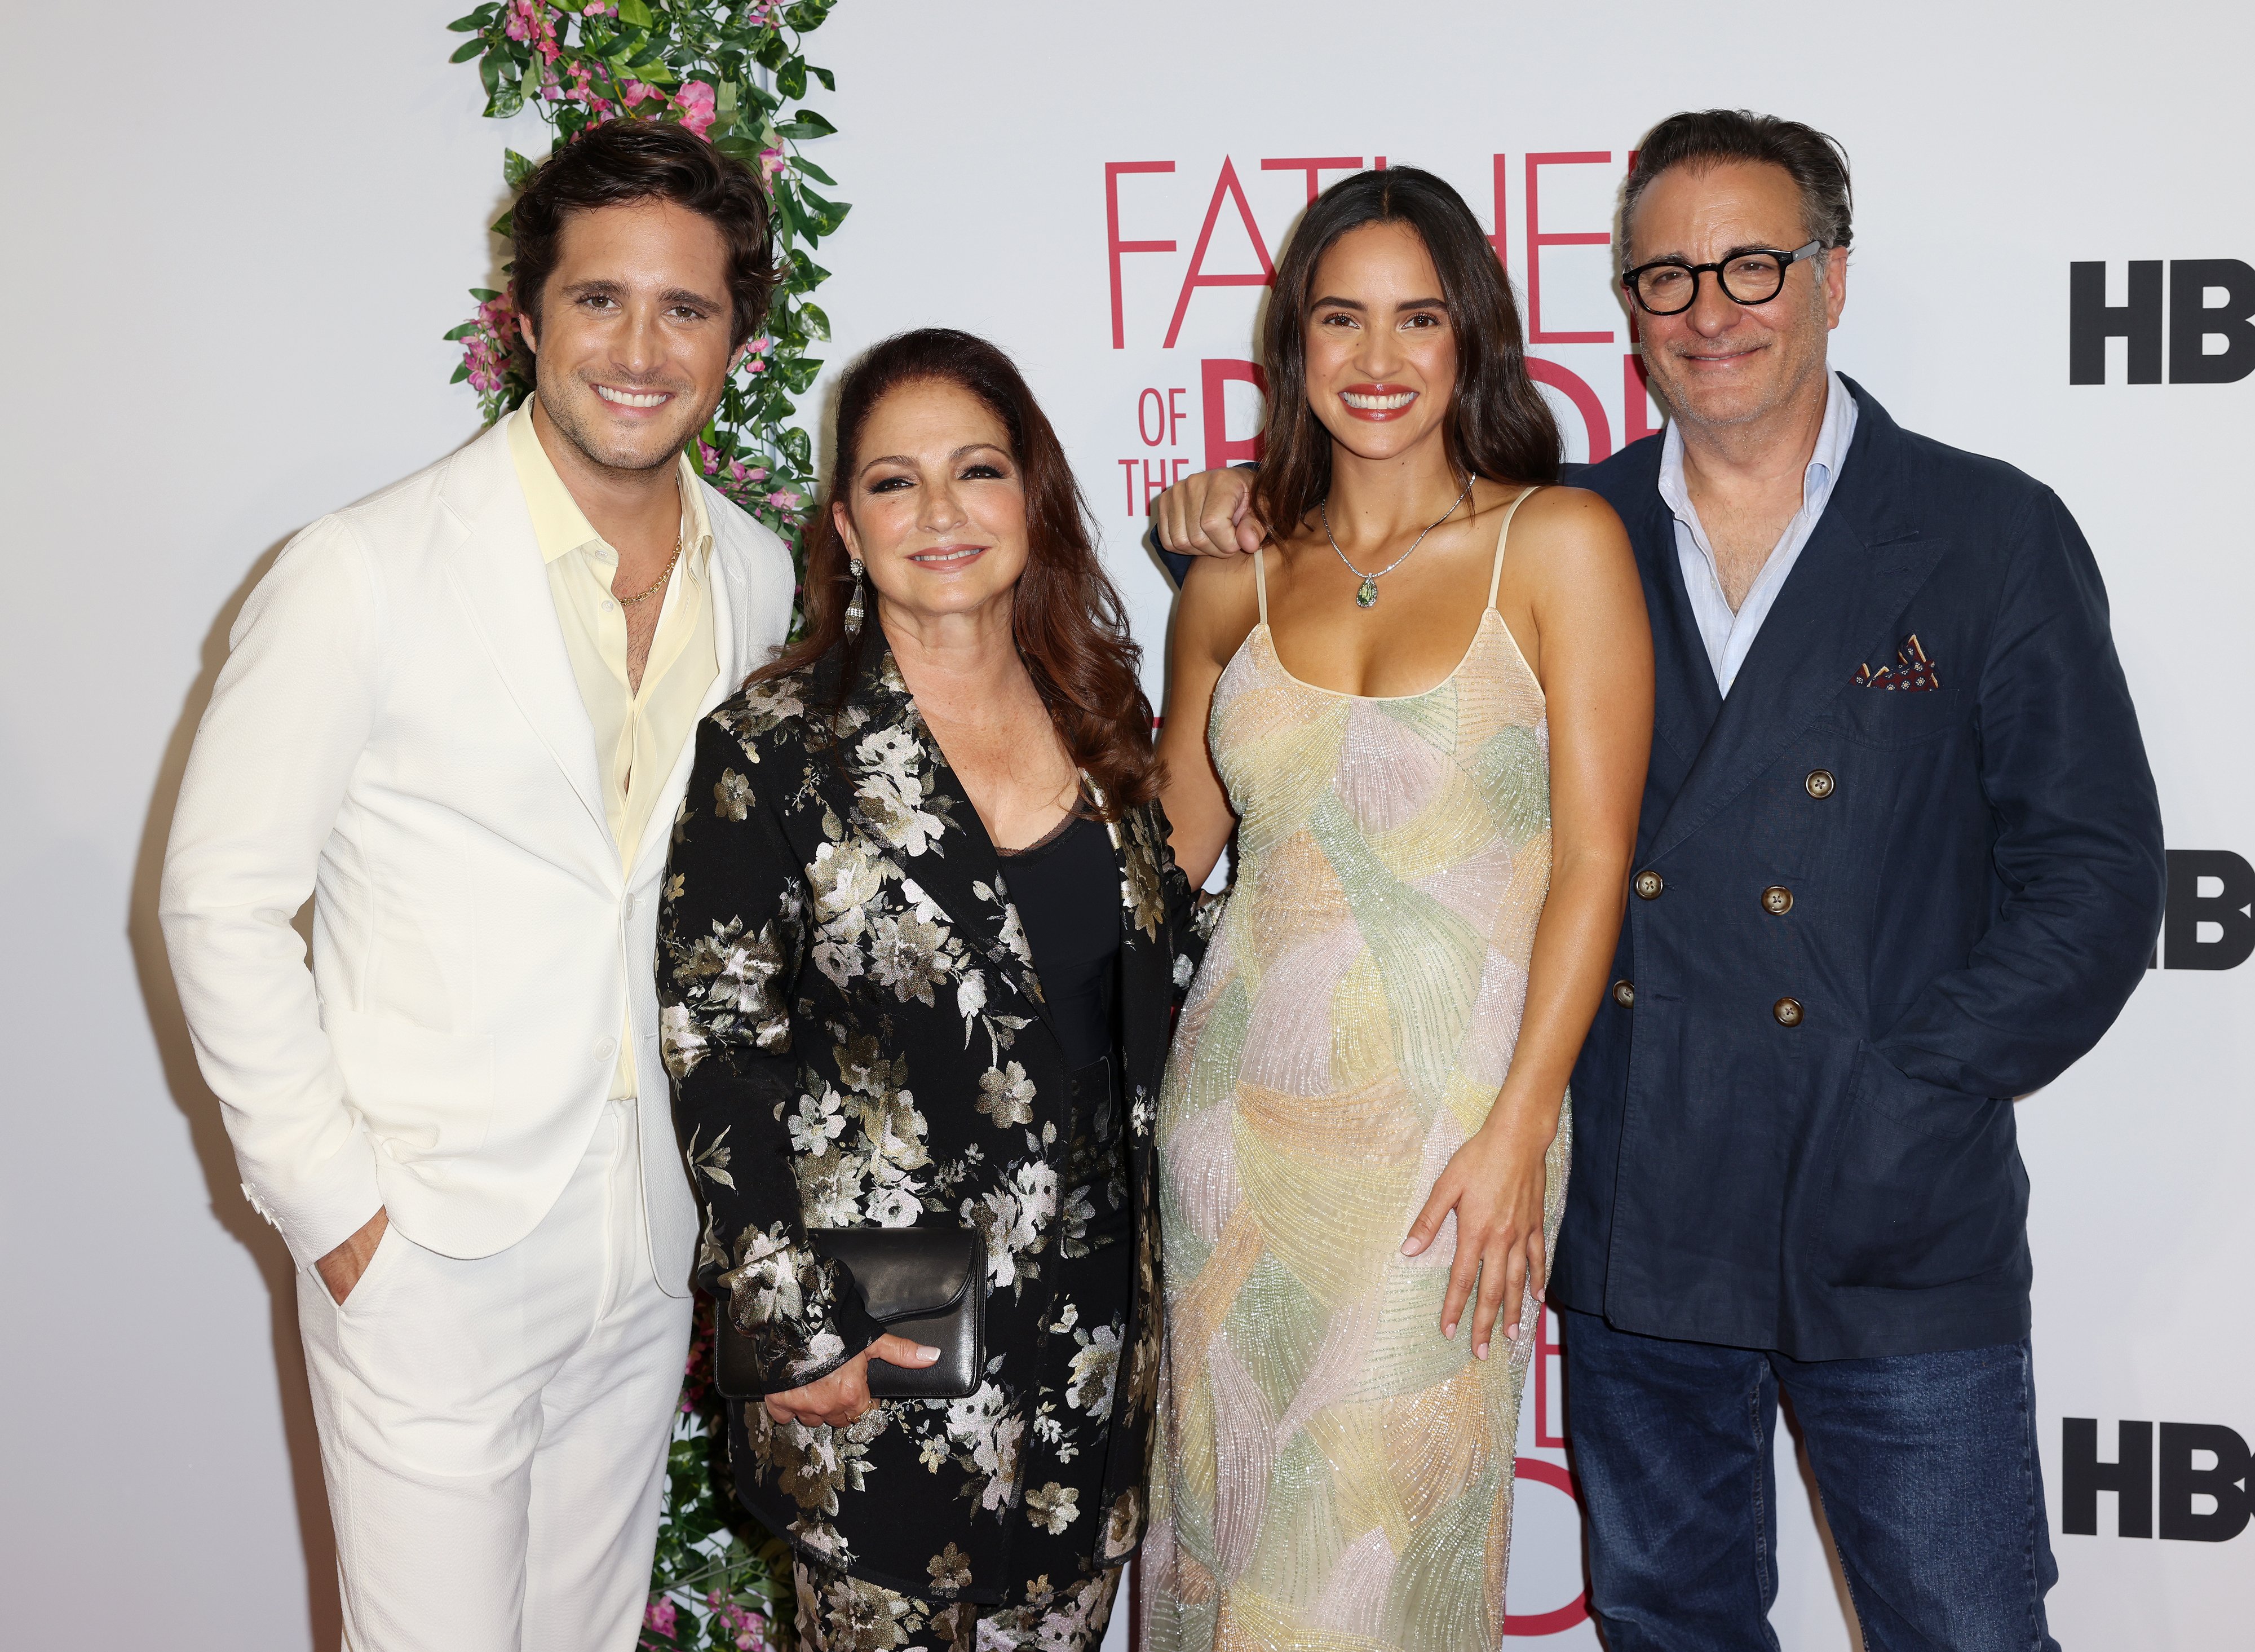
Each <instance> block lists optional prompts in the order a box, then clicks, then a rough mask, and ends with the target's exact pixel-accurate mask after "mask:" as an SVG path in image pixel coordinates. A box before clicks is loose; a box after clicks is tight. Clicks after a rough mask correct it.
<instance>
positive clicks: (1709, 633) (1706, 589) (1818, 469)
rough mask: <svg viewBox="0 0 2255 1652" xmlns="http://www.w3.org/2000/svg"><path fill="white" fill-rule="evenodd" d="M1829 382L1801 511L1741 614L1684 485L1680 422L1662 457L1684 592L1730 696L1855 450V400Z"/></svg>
mask: <svg viewBox="0 0 2255 1652" xmlns="http://www.w3.org/2000/svg"><path fill="white" fill-rule="evenodd" d="M1825 377H1826V378H1827V379H1828V380H1830V389H1828V390H1827V391H1826V392H1825V397H1824V422H1823V425H1819V426H1818V427H1817V432H1816V452H1814V453H1811V454H1809V468H1808V470H1807V471H1806V472H1804V473H1803V474H1802V482H1801V509H1800V510H1799V511H1797V512H1795V516H1794V518H1793V520H1792V521H1790V522H1788V523H1787V524H1785V532H1784V533H1783V534H1782V535H1781V536H1780V538H1779V539H1778V542H1777V545H1776V548H1775V549H1774V550H1772V551H1771V552H1770V553H1769V560H1768V561H1767V562H1765V563H1763V564H1762V567H1761V572H1760V573H1757V574H1756V575H1754V582H1753V586H1752V587H1750V588H1749V589H1748V590H1747V592H1746V601H1743V602H1741V603H1739V608H1738V611H1737V612H1736V613H1732V611H1731V605H1730V603H1729V602H1728V601H1725V599H1724V596H1723V580H1722V576H1721V575H1720V574H1719V573H1717V572H1716V569H1715V552H1714V550H1713V548H1712V547H1711V546H1710V545H1708V543H1707V531H1706V530H1705V529H1704V528H1703V527H1701V526H1700V525H1699V513H1698V512H1697V510H1693V509H1692V507H1691V492H1690V489H1688V488H1686V487H1685V486H1684V485H1683V432H1682V427H1681V426H1679V425H1677V424H1676V423H1675V420H1674V419H1670V420H1668V434H1667V436H1666V437H1665V438H1664V439H1663V441H1662V446H1661V450H1660V496H1661V498H1662V499H1664V500H1666V501H1667V502H1668V510H1671V511H1673V512H1675V559H1676V561H1677V562H1678V563H1679V564H1681V565H1682V569H1683V588H1684V589H1685V590H1686V591H1688V592H1689V593H1690V594H1691V613H1692V615H1693V617H1694V618H1696V619H1697V621H1698V622H1699V636H1700V637H1701V639H1702V640H1703V641H1704V642H1705V643H1706V644H1707V663H1708V664H1710V665H1711V666H1713V667H1714V668H1715V685H1716V686H1717V687H1718V688H1719V689H1721V690H1722V691H1723V693H1724V694H1725V696H1726V697H1727V696H1728V695H1729V693H1730V692H1731V684H1732V682H1733V681H1735V680H1736V679H1737V678H1738V675H1739V666H1741V665H1743V664H1746V653H1747V650H1750V649H1752V648H1753V645H1754V637H1755V636H1756V635H1757V634H1758V633H1759V632H1760V630H1761V628H1762V622H1763V621H1764V620H1765V619H1767V618H1768V617H1769V610H1770V605H1771V604H1772V603H1774V602H1775V601H1777V594H1778V593H1779V592H1780V591H1781V590H1783V589H1784V588H1785V580H1786V576H1787V575H1788V574H1789V573H1792V572H1793V565H1794V564H1795V563H1796V562H1798V561H1800V560H1801V552H1802V546H1804V545H1807V544H1808V543H1809V535H1810V534H1812V533H1814V532H1816V524H1817V520H1818V518H1819V517H1823V514H1824V506H1825V503H1826V502H1827V501H1829V500H1830V498H1831V497H1832V489H1833V487H1834V485H1835V484H1836V483H1837V482H1838V481H1839V480H1840V467H1841V464H1842V463H1843V462H1844V460H1846V459H1847V457H1848V444H1849V442H1850V441H1851V439H1854V437H1855V434H1856V398H1855V397H1854V396H1853V395H1851V393H1850V392H1849V390H1848V387H1847V386H1846V385H1845V384H1843V383H1841V382H1840V376H1839V375H1838V374H1837V373H1828V374H1826V375H1825Z"/></svg>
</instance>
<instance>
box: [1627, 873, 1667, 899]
mask: <svg viewBox="0 0 2255 1652" xmlns="http://www.w3.org/2000/svg"><path fill="white" fill-rule="evenodd" d="M1667 887H1668V885H1667V884H1666V883H1664V882H1661V877H1660V874H1659V873H1657V872H1655V871H1654V870H1653V869H1652V868H1650V867H1647V868H1645V869H1644V870H1643V871H1641V872H1640V873H1638V874H1637V875H1636V876H1635V878H1634V879H1633V880H1632V881H1631V882H1630V883H1629V888H1631V889H1634V890H1635V891H1636V894H1637V898H1638V899H1639V900H1642V901H1656V900H1658V899H1659V898H1660V891H1661V890H1662V889H1666V888H1667Z"/></svg>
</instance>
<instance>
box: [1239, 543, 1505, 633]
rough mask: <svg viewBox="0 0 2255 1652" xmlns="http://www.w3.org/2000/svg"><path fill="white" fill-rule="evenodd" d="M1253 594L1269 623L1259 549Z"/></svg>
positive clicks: (1263, 619)
mask: <svg viewBox="0 0 2255 1652" xmlns="http://www.w3.org/2000/svg"><path fill="white" fill-rule="evenodd" d="M1253 594H1254V598H1255V599H1256V600H1257V601H1259V602H1260V604H1261V624H1263V625H1266V624H1268V576H1267V575H1266V574H1264V573H1261V552H1260V551H1259V550H1258V549H1255V550H1254V552H1253ZM1488 600H1489V601H1494V600H1495V599H1494V598H1493V597H1490V598H1489V599H1488Z"/></svg>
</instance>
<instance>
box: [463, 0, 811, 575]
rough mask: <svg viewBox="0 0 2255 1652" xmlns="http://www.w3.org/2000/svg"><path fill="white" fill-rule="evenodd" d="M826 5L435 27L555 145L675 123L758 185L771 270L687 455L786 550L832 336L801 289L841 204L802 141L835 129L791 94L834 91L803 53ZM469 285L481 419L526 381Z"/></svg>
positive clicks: (506, 105) (494, 318) (702, 7)
mask: <svg viewBox="0 0 2255 1652" xmlns="http://www.w3.org/2000/svg"><path fill="white" fill-rule="evenodd" d="M833 4H835V0H797V4H788V5H786V4H783V0H750V3H747V0H736V3H735V4H725V3H724V0H488V4H484V5H481V6H480V7H479V8H478V9H477V10H476V11H473V12H471V13H470V14H469V15H468V16H467V17H464V18H457V19H455V21H454V22H453V23H452V24H450V25H447V26H448V28H449V29H451V30H453V32H457V33H462V34H467V35H468V36H470V39H467V40H465V41H464V42H463V43H462V45H461V46H460V49H458V50H457V51H456V52H455V53H454V55H453V61H454V62H457V63H466V62H467V61H469V60H471V59H473V58H474V59H476V60H477V65H478V74H479V75H480V77H481V79H482V80H483V81H484V82H485V88H486V108H485V112H486V113H487V114H488V115H489V116H494V117H495V118H496V119H506V118H507V117H509V116H512V115H516V114H517V113H518V112H520V111H521V110H523V109H528V108H530V109H535V110H537V112H538V113H539V114H540V116H541V117H542V118H543V119H544V120H545V121H547V123H549V125H551V127H553V128H554V129H555V130H556V140H555V141H556V145H557V146H560V145H562V144H567V143H569V142H571V140H572V139H573V138H574V137H577V136H579V134H580V132H581V131H583V130H586V129H587V127H588V126H589V125H591V124H593V123H596V122H600V121H605V120H608V119H611V118H612V117H614V116H619V115H633V116H639V117H643V118H647V119H654V120H671V121H678V122H679V123H681V124H682V125H684V126H686V127H687V128H688V129H689V130H691V131H692V132H695V133H696V134H697V135H698V136H699V137H703V138H705V139H706V140H707V141H708V142H709V143H711V144H713V147H714V148H715V149H718V150H720V151H723V152H725V153H727V154H730V155H734V156H735V157H736V158H738V159H740V160H741V161H743V162H745V163H746V164H747V165H750V166H752V167H753V168H754V169H755V171H757V172H758V173H759V175H760V178H761V179H762V182H764V183H765V184H766V186H767V188H768V193H769V200H770V202H771V203H772V205H773V208H774V221H775V238H776V260H777V263H778V264H779V265H780V266H781V269H782V271H783V279H782V280H781V282H780V283H779V284H778V285H777V286H776V294H775V299H774V302H773V304H772V306H771V307H770V308H769V315H768V327H767V330H766V331H765V332H764V333H762V334H760V335H759V336H757V337H755V338H754V339H752V340H751V341H748V343H747V344H746V345H745V346H744V348H743V352H742V354H741V355H739V356H738V358H737V360H736V362H735V368H734V371H733V372H731V373H730V374H729V376H728V382H727V388H726V389H725V390H723V391H722V393H721V397H720V407H719V408H718V409H717V410H716V411H714V413H713V419H712V422H711V423H710V424H708V425H706V427H705V429H704V430H703V432H700V433H699V436H698V438H697V439H696V440H695V441H694V442H693V443H692V458H693V459H694V460H696V462H697V464H698V467H699V469H701V470H702V471H703V472H704V474H705V477H706V480H707V481H708V482H711V483H712V484H713V486H714V487H715V488H717V489H720V492H721V493H723V494H725V495H727V497H728V498H730V499H732V500H734V502H735V503H737V504H739V505H741V506H742V507H743V508H744V510H747V511H748V512H750V513H751V515H752V516H754V517H756V518H757V519H758V520H760V521H761V522H763V523H765V524H767V525H768V526H769V527H770V528H772V529H774V530H775V531H776V532H777V533H779V534H781V535H782V536H783V538H784V539H785V540H787V541H790V542H792V543H793V545H794V546H796V543H797V535H798V531H799V530H800V529H801V528H802V527H803V526H804V522H805V512H806V510H807V507H808V502H809V501H811V499H813V497H814V496H815V492H816V489H815V485H814V454H813V449H812V445H811V442H810V441H809V439H808V437H807V433H806V432H805V431H804V430H803V429H801V428H800V427H799V426H798V425H794V424H792V423H791V422H790V419H791V417H792V415H793V413H794V412H795V411H797V404H796V401H795V398H796V397H800V396H804V394H805V393H806V390H807V388H808V386H810V385H811V384H812V383H814V376H815V375H816V374H817V373H818V371H820V370H821V367H822V363H821V362H820V361H818V360H817V359H815V358H814V357H812V356H810V355H808V354H807V351H808V349H809V348H810V347H811V346H812V345H814V344H815V343H817V342H818V341H824V340H827V339H828V338H829V336H830V318H829V317H827V316H825V314H823V313H822V311H821V309H820V307H819V306H817V305H816V304H815V303H814V301H813V299H812V296H811V295H812V293H813V292H814V289H815V288H817V287H818V286H819V285H822V283H823V282H824V281H825V280H827V279H828V278H829V275H830V272H829V271H827V270H825V269H824V268H822V266H821V265H819V264H816V263H815V262H814V260H813V258H812V257H811V256H809V255H810V254H811V252H812V251H813V250H814V249H815V248H816V247H817V246H818V245H820V244H821V242H822V239H823V237H824V236H825V235H831V234H833V233H835V231H836V230H837V228H838V226H839V224H840V223H841V222H843V221H845V217H846V214H847V204H846V203H845V202H843V201H836V200H826V199H825V198H824V197H823V196H821V195H819V194H817V193H815V191H814V189H813V187H812V185H814V184H821V185H823V186H825V187H831V188H834V187H836V183H835V180H834V179H832V178H831V176H830V175H829V174H828V173H827V172H824V171H823V170H822V169H821V168H820V167H819V166H818V165H815V164H814V163H813V162H812V161H811V160H809V159H807V158H805V156H804V155H803V154H801V153H800V152H799V145H800V144H803V143H805V142H808V141H809V140H811V139H813V138H818V137H827V136H828V135H829V134H830V133H832V132H833V131H835V130H837V129H836V128H835V127H833V126H832V125H831V123H829V122H828V121H827V120H825V119H824V118H823V116H821V115H819V114H818V113H817V112H816V111H815V110H813V109H809V108H807V107H805V105H804V101H803V100H804V98H805V96H806V90H807V83H808V81H809V80H810V79H811V80H813V81H819V82H820V83H821V84H822V86H823V87H824V88H825V89H826V90H831V91H834V90H836V89H837V80H836V78H835V77H834V76H833V75H832V74H831V72H830V71H829V70H828V69H824V68H817V67H813V66H811V65H810V64H809V63H808V62H807V60H806V57H805V54H804V50H803V47H804V42H805V38H806V36H807V35H809V34H811V32H813V31H814V30H815V29H816V28H818V26H820V25H821V23H822V22H823V20H824V19H825V18H827V17H828V16H829V14H830V11H831V9H832V5H833ZM794 105H795V106H796V107H793V106H794ZM536 165H538V163H537V161H534V160H531V159H530V158H527V157H525V156H523V155H520V154H518V153H516V151H514V150H510V151H506V152H505V153H504V156H503V159H502V176H503V177H504V179H506V180H507V182H508V184H509V188H510V189H511V190H512V191H514V190H516V189H517V188H519V187H520V186H522V185H523V182H524V180H525V179H526V178H528V177H529V176H530V175H531V172H532V170H533V168H534V167H535V166H536ZM493 229H494V233H495V235H507V234H508V233H509V214H506V213H504V214H502V217H501V218H500V220H499V221H497V222H495V224H494V226H493ZM470 296H471V297H473V298H474V299H477V300H478V312H477V314H476V316H475V317H474V319H472V320H467V321H465V322H463V323H462V324H461V325H460V327H455V328H454V329H453V331H451V332H449V333H448V334H446V336H447V338H449V339H451V340H453V341H457V342H459V343H460V345H461V346H462V362H461V365H460V367H459V368H457V369H455V371H454V382H455V383H462V382H464V381H466V380H467V382H468V383H469V386H470V388H471V389H472V390H475V391H476V392H477V394H478V405H479V409H480V411H481V412H482V413H483V414H484V415H485V419H486V422H487V423H488V425H490V424H491V423H493V421H494V420H495V419H497V418H500V417H501V416H502V414H503V413H506V412H508V411H510V410H511V409H512V408H514V407H516V405H517V404H518V403H520V402H522V401H523V399H524V398H525V397H527V396H530V394H531V393H532V383H531V381H530V379H529V378H527V377H526V376H525V375H524V372H523V365H522V361H521V357H520V354H519V352H518V351H517V350H516V340H517V326H516V308H515V306H513V305H512V304H511V303H510V301H509V295H508V294H507V293H505V292H494V291H492V290H491V289H490V288H486V287H473V288H472V289H471V290H470Z"/></svg>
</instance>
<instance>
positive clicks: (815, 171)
mask: <svg viewBox="0 0 2255 1652" xmlns="http://www.w3.org/2000/svg"><path fill="white" fill-rule="evenodd" d="M790 169H791V171H793V172H798V173H801V174H803V175H804V176H805V177H808V178H811V179H814V181H815V182H816V183H818V184H827V185H829V186H831V187H832V189H835V188H837V187H838V180H837V179H835V178H832V176H831V175H830V174H829V173H828V172H824V171H823V170H822V168H820V167H819V166H817V165H815V164H814V163H813V162H812V161H811V160H809V159H807V158H806V157H805V156H804V155H794V156H792V157H791V158H790Z"/></svg>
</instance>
